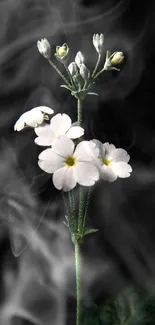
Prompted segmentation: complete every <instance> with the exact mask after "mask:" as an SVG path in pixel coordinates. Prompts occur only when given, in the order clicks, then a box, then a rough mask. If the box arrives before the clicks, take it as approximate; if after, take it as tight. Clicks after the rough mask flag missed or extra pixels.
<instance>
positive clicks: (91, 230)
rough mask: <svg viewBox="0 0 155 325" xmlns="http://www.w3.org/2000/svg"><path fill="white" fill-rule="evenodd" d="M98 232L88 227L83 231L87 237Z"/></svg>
mask: <svg viewBox="0 0 155 325" xmlns="http://www.w3.org/2000/svg"><path fill="white" fill-rule="evenodd" d="M98 230H99V229H95V228H91V227H88V228H86V229H85V231H84V236H86V235H89V234H93V233H94V232H97V231H98Z"/></svg>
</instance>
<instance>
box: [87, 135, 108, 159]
mask: <svg viewBox="0 0 155 325" xmlns="http://www.w3.org/2000/svg"><path fill="white" fill-rule="evenodd" d="M89 142H90V145H91V149H92V151H93V155H94V156H96V157H103V156H104V155H105V149H104V148H103V144H102V142H101V141H99V140H96V139H93V140H91V141H89Z"/></svg>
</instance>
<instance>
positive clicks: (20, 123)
mask: <svg viewBox="0 0 155 325" xmlns="http://www.w3.org/2000/svg"><path fill="white" fill-rule="evenodd" d="M24 126H25V122H24V118H23V115H22V116H21V117H20V118H19V119H18V120H17V122H16V123H15V125H14V130H15V131H21V130H22V129H24Z"/></svg>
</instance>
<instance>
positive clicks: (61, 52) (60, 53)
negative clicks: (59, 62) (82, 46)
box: [57, 46, 66, 57]
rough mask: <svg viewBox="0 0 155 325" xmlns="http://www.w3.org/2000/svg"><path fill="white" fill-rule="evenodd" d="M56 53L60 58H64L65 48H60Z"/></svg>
mask: <svg viewBox="0 0 155 325" xmlns="http://www.w3.org/2000/svg"><path fill="white" fill-rule="evenodd" d="M57 53H58V55H59V56H60V57H62V56H64V55H65V54H66V48H65V47H64V46H62V47H60V48H59V50H58V52H57Z"/></svg>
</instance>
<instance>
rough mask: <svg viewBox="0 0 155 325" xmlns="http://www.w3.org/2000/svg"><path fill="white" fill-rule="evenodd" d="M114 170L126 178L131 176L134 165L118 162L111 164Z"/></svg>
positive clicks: (119, 175)
mask: <svg viewBox="0 0 155 325" xmlns="http://www.w3.org/2000/svg"><path fill="white" fill-rule="evenodd" d="M111 168H112V170H113V172H114V173H116V175H117V176H118V177H120V178H126V177H129V176H130V173H131V172H132V167H131V166H130V165H129V164H127V163H126V162H123V161H122V162H116V163H113V164H112V166H111Z"/></svg>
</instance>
